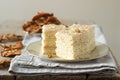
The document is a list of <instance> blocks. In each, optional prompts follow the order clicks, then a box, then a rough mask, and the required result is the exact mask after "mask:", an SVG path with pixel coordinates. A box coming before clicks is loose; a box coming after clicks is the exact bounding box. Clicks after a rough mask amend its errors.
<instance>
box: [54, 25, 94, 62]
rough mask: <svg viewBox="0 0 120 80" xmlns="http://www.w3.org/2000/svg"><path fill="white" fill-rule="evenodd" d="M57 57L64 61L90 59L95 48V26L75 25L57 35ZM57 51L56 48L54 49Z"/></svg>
mask: <svg viewBox="0 0 120 80" xmlns="http://www.w3.org/2000/svg"><path fill="white" fill-rule="evenodd" d="M55 36H56V50H55V51H56V55H57V56H58V57H61V58H64V59H70V60H72V59H76V60H77V59H86V58H90V53H91V51H92V50H93V49H94V48H95V35H94V26H92V25H79V24H73V25H72V26H70V27H69V28H66V29H63V30H61V31H58V32H57V33H56V35H55ZM54 49H55V48H54Z"/></svg>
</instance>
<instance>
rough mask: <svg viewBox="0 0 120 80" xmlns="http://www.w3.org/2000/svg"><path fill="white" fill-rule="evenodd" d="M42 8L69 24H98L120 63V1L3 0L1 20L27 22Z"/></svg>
mask: <svg viewBox="0 0 120 80" xmlns="http://www.w3.org/2000/svg"><path fill="white" fill-rule="evenodd" d="M38 11H44V12H52V13H54V14H55V16H57V17H58V18H60V19H61V20H63V21H68V23H69V22H77V21H78V22H79V21H81V20H82V21H91V22H94V23H96V24H98V25H99V26H101V27H102V28H103V31H104V33H105V36H106V38H107V41H108V44H109V46H110V48H111V49H112V51H113V54H114V55H115V57H116V58H117V60H118V62H119V64H120V42H119V41H120V35H119V34H120V0H0V23H2V22H4V21H10V20H12V21H27V20H30V19H31V18H32V16H34V15H35V14H36V13H37V12H38ZM1 31H2V29H1V28H0V32H1Z"/></svg>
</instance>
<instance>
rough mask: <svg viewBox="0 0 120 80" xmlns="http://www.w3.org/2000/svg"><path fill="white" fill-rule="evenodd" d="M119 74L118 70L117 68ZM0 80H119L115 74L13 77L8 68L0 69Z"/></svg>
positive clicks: (117, 74) (118, 75) (119, 77)
mask: <svg viewBox="0 0 120 80" xmlns="http://www.w3.org/2000/svg"><path fill="white" fill-rule="evenodd" d="M119 72H120V68H119ZM0 80H120V73H116V74H72V75H71V74H64V75H62V74H61V75H51V74H46V75H41V74H37V75H35V74H33V75H14V74H11V73H9V72H8V67H6V68H1V69H0Z"/></svg>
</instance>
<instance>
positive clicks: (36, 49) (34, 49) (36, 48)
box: [26, 41, 109, 62]
mask: <svg viewBox="0 0 120 80" xmlns="http://www.w3.org/2000/svg"><path fill="white" fill-rule="evenodd" d="M41 45H42V44H41V41H37V42H33V43H31V44H29V45H28V47H27V48H26V49H27V51H28V53H29V54H31V55H33V56H36V57H40V59H42V60H49V61H60V62H78V61H86V60H93V59H97V58H101V57H104V56H106V55H107V54H108V51H109V48H108V46H107V45H105V44H103V43H100V42H96V48H95V49H94V50H93V51H92V52H91V57H90V58H89V59H80V60H67V59H62V58H59V57H57V56H56V57H53V58H48V56H47V55H43V54H42V53H41Z"/></svg>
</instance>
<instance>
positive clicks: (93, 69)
mask: <svg viewBox="0 0 120 80" xmlns="http://www.w3.org/2000/svg"><path fill="white" fill-rule="evenodd" d="M94 26H95V40H96V41H98V42H101V43H104V44H106V45H107V42H106V39H105V37H104V33H103V31H102V29H101V27H99V26H97V25H94ZM40 40H41V36H40V35H39V34H34V35H29V34H27V33H26V35H25V38H24V40H23V44H24V46H25V47H27V46H28V45H29V44H30V43H32V42H36V41H40ZM8 71H9V72H11V73H17V74H21V73H24V74H49V73H50V74H65V73H68V74H70V73H75V74H77V73H90V74H91V73H95V74H96V73H103V74H106V73H107V74H112V73H116V72H117V62H116V60H115V58H114V57H113V55H112V53H111V51H109V53H108V54H107V55H106V56H104V57H102V58H98V59H94V60H88V61H80V62H71V63H69V62H54V61H46V60H45V61H44V60H41V59H40V58H39V57H36V56H33V55H30V54H29V53H28V51H26V48H25V49H24V51H23V53H22V55H20V56H16V57H15V58H14V59H13V60H12V62H11V64H10V67H9V70H8Z"/></svg>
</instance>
